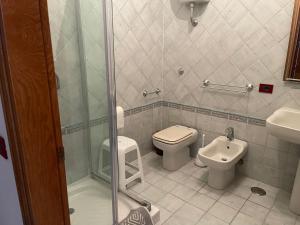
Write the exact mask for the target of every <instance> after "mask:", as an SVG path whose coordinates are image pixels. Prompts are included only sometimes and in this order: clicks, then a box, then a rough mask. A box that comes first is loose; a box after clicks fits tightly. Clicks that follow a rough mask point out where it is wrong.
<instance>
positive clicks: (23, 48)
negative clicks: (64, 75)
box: [0, 0, 70, 225]
mask: <svg viewBox="0 0 300 225" xmlns="http://www.w3.org/2000/svg"><path fill="white" fill-rule="evenodd" d="M0 14H1V15H0V42H1V43H0V44H1V45H0V59H1V62H0V82H1V85H0V86H1V88H0V89H1V98H2V101H3V107H4V112H5V117H6V124H7V130H8V135H9V142H10V146H11V152H12V158H13V164H14V171H15V175H16V182H17V188H18V192H19V199H20V204H21V209H22V213H23V219H24V224H26V225H29V224H30V225H69V224H70V221H69V213H68V201H67V189H66V179H65V169H64V151H63V145H62V139H61V131H60V121H59V112H58V100H57V93H56V84H55V74H54V66H53V56H52V47H51V41H50V29H49V21H48V10H47V0H17V1H16V0H0Z"/></svg>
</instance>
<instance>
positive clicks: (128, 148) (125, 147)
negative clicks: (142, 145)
mask: <svg viewBox="0 0 300 225" xmlns="http://www.w3.org/2000/svg"><path fill="white" fill-rule="evenodd" d="M118 149H119V151H118V157H119V188H120V190H122V191H125V190H126V188H127V185H128V184H129V183H131V182H132V181H135V180H137V179H140V181H141V183H143V182H144V173H143V166H142V158H141V153H140V149H139V146H138V144H137V143H136V141H135V140H133V139H131V138H128V137H124V136H118ZM132 152H133V153H134V152H136V157H137V166H134V165H132V164H130V163H129V162H126V155H127V154H129V153H132ZM126 166H128V167H129V168H131V169H132V170H133V171H134V172H135V173H133V174H131V176H130V177H126ZM130 172H132V171H130Z"/></svg>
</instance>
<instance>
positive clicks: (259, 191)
mask: <svg viewBox="0 0 300 225" xmlns="http://www.w3.org/2000/svg"><path fill="white" fill-rule="evenodd" d="M251 192H252V193H253V194H257V195H259V196H265V195H266V194H267V192H266V191H265V190H264V189H262V188H260V187H252V188H251Z"/></svg>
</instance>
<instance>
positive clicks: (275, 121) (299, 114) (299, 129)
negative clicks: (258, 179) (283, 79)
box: [267, 107, 300, 215]
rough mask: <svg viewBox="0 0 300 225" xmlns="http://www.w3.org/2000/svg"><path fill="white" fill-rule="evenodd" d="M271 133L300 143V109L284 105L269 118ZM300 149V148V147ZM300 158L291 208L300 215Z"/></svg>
mask: <svg viewBox="0 0 300 225" xmlns="http://www.w3.org/2000/svg"><path fill="white" fill-rule="evenodd" d="M267 129H268V132H269V133H270V134H272V135H273V136H275V137H277V138H280V139H282V140H285V141H288V142H292V143H295V144H300V110H299V109H293V108H289V107H283V108H280V109H278V110H277V111H275V112H274V113H273V114H272V115H271V116H270V117H269V118H268V119H267ZM299 150H300V149H299ZM299 199H300V160H299V162H298V169H297V173H296V177H295V182H294V187H293V192H292V196H291V201H290V210H291V211H292V212H294V213H296V214H298V215H300V201H299Z"/></svg>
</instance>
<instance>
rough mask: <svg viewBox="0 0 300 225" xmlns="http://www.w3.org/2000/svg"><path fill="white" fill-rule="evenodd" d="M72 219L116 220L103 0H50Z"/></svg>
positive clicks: (75, 224) (77, 223)
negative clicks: (114, 216)
mask: <svg viewBox="0 0 300 225" xmlns="http://www.w3.org/2000/svg"><path fill="white" fill-rule="evenodd" d="M48 8H49V18H50V26H51V37H52V45H53V53H54V61H55V70H56V74H57V82H58V97H59V108H60V116H61V124H62V133H63V143H64V146H65V153H66V162H65V165H66V174H67V183H68V194H69V205H70V208H71V209H70V214H71V216H70V217H71V223H72V225H86V224H103V225H105V224H112V223H113V222H112V218H113V217H112V196H111V193H112V191H111V189H112V187H111V184H110V172H109V171H110V168H111V165H110V164H111V160H110V148H109V145H108V144H109V126H108V118H107V117H108V112H107V109H108V101H107V89H106V87H107V80H106V62H105V42H104V25H103V7H102V1H101V0H49V1H48Z"/></svg>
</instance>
